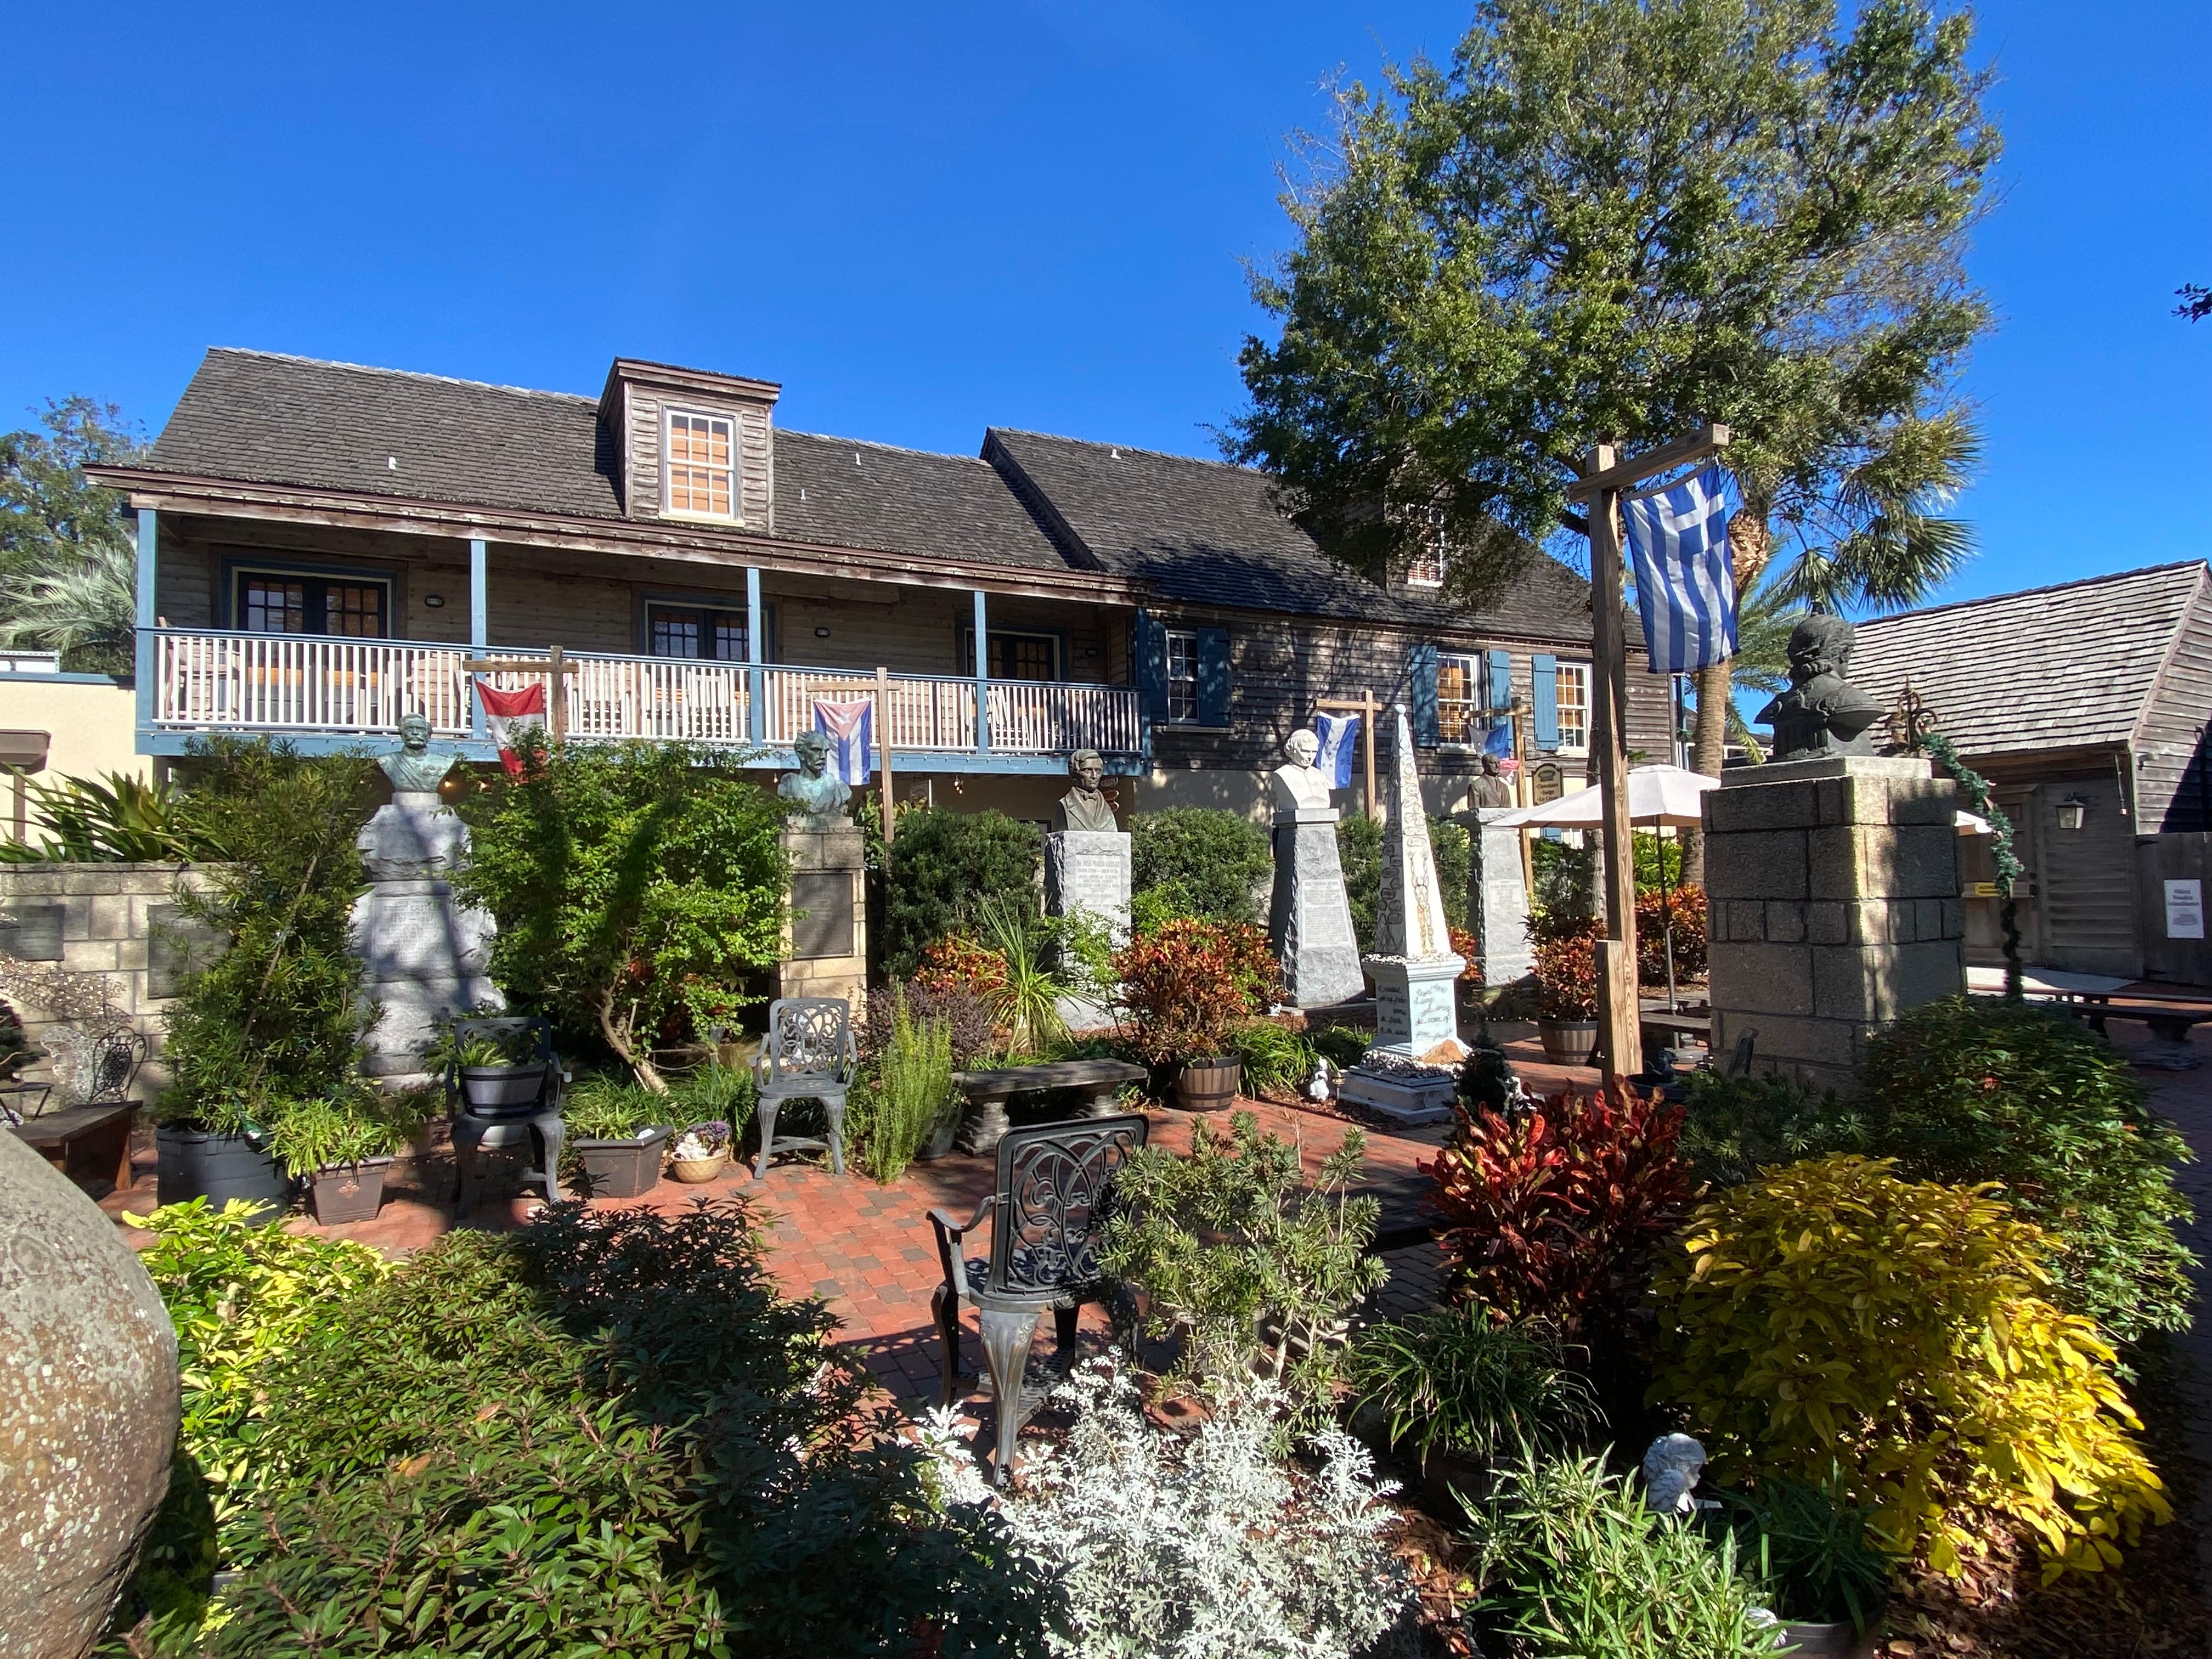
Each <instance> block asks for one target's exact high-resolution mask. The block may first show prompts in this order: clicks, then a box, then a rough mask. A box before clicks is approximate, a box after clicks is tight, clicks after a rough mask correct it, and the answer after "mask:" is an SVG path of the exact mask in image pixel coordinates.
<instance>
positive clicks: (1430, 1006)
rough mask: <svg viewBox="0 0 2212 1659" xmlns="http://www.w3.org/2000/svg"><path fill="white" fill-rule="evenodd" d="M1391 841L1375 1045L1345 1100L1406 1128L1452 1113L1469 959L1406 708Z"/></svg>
mask: <svg viewBox="0 0 2212 1659" xmlns="http://www.w3.org/2000/svg"><path fill="white" fill-rule="evenodd" d="M1393 712H1394V713H1395V714H1396V715H1397V722H1398V730H1397V744H1396V749H1397V752H1396V754H1395V756H1394V757H1392V761H1391V767H1390V782H1389V795H1388V799H1389V819H1388V822H1387V823H1386V825H1385V827H1384V829H1383V890H1382V893H1381V895H1380V901H1381V902H1379V903H1378V904H1377V905H1376V912H1375V915H1376V921H1375V951H1374V954H1373V955H1371V956H1370V957H1367V958H1365V960H1364V963H1363V964H1362V965H1363V966H1364V968H1365V969H1366V970H1367V976H1368V978H1370V980H1372V981H1374V982H1375V1046H1374V1047H1373V1048H1370V1049H1369V1050H1368V1052H1367V1054H1366V1055H1365V1057H1364V1058H1363V1059H1362V1060H1360V1062H1359V1064H1358V1065H1357V1066H1353V1067H1352V1069H1351V1070H1350V1071H1349V1072H1346V1073H1345V1077H1344V1086H1343V1088H1342V1089H1341V1090H1340V1091H1339V1094H1338V1098H1339V1099H1340V1100H1346V1101H1350V1102H1352V1103H1353V1104H1355V1105H1360V1106H1365V1107H1367V1108H1369V1109H1370V1110H1373V1111H1376V1112H1380V1113H1382V1114H1383V1115H1385V1116H1388V1117H1392V1118H1395V1119H1396V1120H1397V1121H1400V1122H1403V1123H1408V1124H1413V1123H1441V1122H1443V1121H1447V1120H1448V1119H1449V1117H1450V1115H1451V1099H1452V1090H1453V1085H1454V1081H1455V1068H1456V1067H1457V1066H1458V1065H1459V1063H1460V1062H1461V1061H1462V1060H1465V1059H1466V1058H1467V1054H1468V1048H1467V1045H1466V1044H1464V1043H1462V1042H1461V1041H1460V1040H1459V1006H1458V993H1457V989H1456V981H1458V979H1459V976H1460V975H1461V974H1462V972H1463V971H1464V970H1465V969H1466V967H1467V959H1466V958H1465V957H1462V956H1460V955H1458V954H1457V953H1456V952H1455V951H1453V950H1452V948H1451V933H1450V930H1449V928H1448V927H1446V926H1445V923H1444V906H1443V892H1442V890H1440V888H1439V887H1438V884H1437V855H1436V849H1435V848H1433V847H1431V845H1430V843H1429V815H1428V809H1427V806H1426V805H1425V803H1424V802H1423V800H1422V799H1421V778H1420V773H1419V769H1418V767H1417V766H1416V764H1415V760H1414V752H1413V726H1412V724H1411V723H1410V722H1409V721H1408V720H1407V718H1406V708H1405V705H1404V704H1403V703H1401V704H1399V705H1397V707H1396V708H1395V709H1394V710H1393Z"/></svg>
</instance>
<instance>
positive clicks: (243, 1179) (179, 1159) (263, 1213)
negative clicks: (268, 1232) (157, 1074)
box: [154, 1123, 292, 1225]
mask: <svg viewBox="0 0 2212 1659" xmlns="http://www.w3.org/2000/svg"><path fill="white" fill-rule="evenodd" d="M154 1145H155V1148H156V1149H157V1151H158V1152H159V1153H160V1162H159V1164H157V1165H156V1174H157V1177H158V1180H159V1182H160V1186H159V1196H160V1199H161V1202H162V1203H164V1204H182V1203H185V1202H187V1201H188V1200H191V1199H195V1198H204V1199H205V1200H207V1201H208V1206H209V1207H210V1209H216V1210H220V1209H221V1208H222V1206H224V1205H225V1204H227V1203H228V1202H229V1201H230V1200H232V1199H234V1198H236V1199H243V1200H246V1202H247V1203H249V1204H252V1205H253V1206H255V1214H254V1217H253V1218H254V1220H255V1221H257V1222H258V1223H261V1224H263V1225H267V1224H268V1223H270V1222H271V1221H274V1220H276V1218H278V1217H279V1216H281V1215H283V1213H284V1210H285V1206H287V1205H288V1204H289V1202H290V1201H291V1197H292V1181H291V1177H290V1176H287V1175H286V1174H285V1173H284V1171H283V1168H282V1167H281V1166H279V1165H278V1164H277V1162H276V1158H274V1157H272V1156H271V1155H270V1152H269V1148H268V1145H267V1143H266V1142H265V1141H260V1140H253V1139H248V1138H247V1137H246V1136H245V1135H242V1134H237V1133H224V1134H216V1133H210V1131H208V1130H206V1129H191V1128H185V1127H182V1126H180V1125H177V1124H170V1123H165V1124H163V1125H161V1127H160V1128H158V1129H156V1130H155V1132H154Z"/></svg>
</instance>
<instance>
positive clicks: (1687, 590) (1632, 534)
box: [1620, 466, 1735, 674]
mask: <svg viewBox="0 0 2212 1659" xmlns="http://www.w3.org/2000/svg"><path fill="white" fill-rule="evenodd" d="M1734 510H1735V488H1734V486H1733V485H1732V484H1731V483H1730V482H1729V477H1728V475H1727V474H1726V473H1725V472H1723V471H1721V470H1720V469H1719V468H1718V467H1717V466H1708V467H1705V468H1703V469H1701V470H1700V471H1697V472H1694V473H1692V474H1691V475H1690V476H1689V477H1686V478H1684V479H1682V480H1681V481H1680V483H1673V484H1669V485H1668V487H1667V488H1666V489H1659V490H1654V491H1653V492H1652V493H1651V494H1650V495H1642V496H1637V497H1632V498H1631V499H1629V500H1626V501H1622V502H1621V504H1620V516H1621V517H1622V518H1623V519H1624V520H1626V521H1627V525H1628V547H1629V551H1630V552H1631V553H1632V555H1634V556H1635V560H1636V598H1637V602H1638V605H1639V606H1640V607H1641V608H1642V610H1643V612H1644V648H1645V649H1646V650H1647V651H1648V652H1649V653H1650V663H1651V671H1652V672H1653V673H1655V674H1686V673H1687V672H1688V671H1690V670H1692V669H1693V668H1709V667H1711V665H1713V664H1715V663H1717V662H1725V661H1726V660H1727V659H1729V658H1730V657H1733V656H1734V655H1735V580H1734V579H1733V578H1732V577H1731V575H1730V574H1729V544H1728V526H1729V513H1732V512H1733V511H1734Z"/></svg>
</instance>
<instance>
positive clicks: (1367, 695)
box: [1314, 689, 1383, 823]
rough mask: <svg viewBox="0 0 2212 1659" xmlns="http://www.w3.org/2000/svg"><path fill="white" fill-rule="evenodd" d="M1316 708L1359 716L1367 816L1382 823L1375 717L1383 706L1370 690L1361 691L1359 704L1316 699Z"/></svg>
mask: <svg viewBox="0 0 2212 1659" xmlns="http://www.w3.org/2000/svg"><path fill="white" fill-rule="evenodd" d="M1314 707H1315V708H1326V709H1328V710H1329V711H1330V712H1332V713H1334V714H1358V716H1359V747H1360V750H1361V752H1362V754H1363V755H1364V758H1365V760H1366V763H1367V816H1368V817H1370V818H1372V819H1374V820H1375V821H1376V823H1381V822H1382V821H1383V803H1382V802H1381V801H1379V800H1377V799H1376V798H1375V717H1376V714H1377V713H1379V712H1380V711H1381V709H1382V707H1383V705H1382V704H1381V703H1379V702H1376V701H1375V693H1374V691H1373V690H1371V689H1370V690H1363V691H1361V692H1360V694H1359V697H1358V701H1357V702H1353V701H1352V700H1351V699H1349V698H1346V697H1316V698H1315V699H1314Z"/></svg>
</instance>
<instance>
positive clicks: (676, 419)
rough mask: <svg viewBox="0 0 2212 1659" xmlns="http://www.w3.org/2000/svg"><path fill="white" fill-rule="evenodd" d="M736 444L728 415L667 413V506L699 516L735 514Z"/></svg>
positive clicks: (717, 517)
mask: <svg viewBox="0 0 2212 1659" xmlns="http://www.w3.org/2000/svg"><path fill="white" fill-rule="evenodd" d="M736 453H737V451H736V446H735V444H734V442H733V441H732V427H731V422H730V420H729V418H728V417H727V416H721V415H688V414H685V413H683V412H682V411H680V410H670V411H669V414H668V507H667V511H669V512H670V513H686V514H690V515H692V516H694V517H697V518H702V519H728V518H733V517H735V516H736V512H737V508H736V501H737V465H736Z"/></svg>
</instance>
